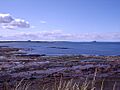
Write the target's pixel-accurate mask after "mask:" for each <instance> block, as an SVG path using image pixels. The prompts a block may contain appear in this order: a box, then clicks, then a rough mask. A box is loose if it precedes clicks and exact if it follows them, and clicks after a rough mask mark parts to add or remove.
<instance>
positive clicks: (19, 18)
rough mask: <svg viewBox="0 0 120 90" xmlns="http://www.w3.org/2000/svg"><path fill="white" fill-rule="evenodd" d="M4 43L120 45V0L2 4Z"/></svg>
mask: <svg viewBox="0 0 120 90" xmlns="http://www.w3.org/2000/svg"><path fill="white" fill-rule="evenodd" d="M0 40H20V41H21V40H41V41H95V40H96V41H120V0H0Z"/></svg>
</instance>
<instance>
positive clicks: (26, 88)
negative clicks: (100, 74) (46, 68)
mask: <svg viewBox="0 0 120 90" xmlns="http://www.w3.org/2000/svg"><path fill="white" fill-rule="evenodd" d="M96 75H97V69H96V70H95V73H94V77H93V79H92V81H90V80H88V78H86V79H85V80H84V81H83V82H75V81H74V80H73V79H71V80H63V78H62V77H61V78H60V79H59V80H57V78H55V81H54V83H51V85H42V87H40V88H39V89H38V88H37V87H34V88H36V89H31V87H33V86H32V82H30V81H25V80H24V79H22V80H21V81H20V82H19V83H18V84H17V85H16V86H15V87H14V88H12V89H10V88H8V84H7V83H5V85H4V88H3V90H98V89H96V88H97V87H96V85H95V84H96V82H97V80H96ZM104 81H105V79H103V80H102V82H101V85H100V89H99V90H104ZM116 84H117V82H115V83H114V85H113V88H110V90H116Z"/></svg>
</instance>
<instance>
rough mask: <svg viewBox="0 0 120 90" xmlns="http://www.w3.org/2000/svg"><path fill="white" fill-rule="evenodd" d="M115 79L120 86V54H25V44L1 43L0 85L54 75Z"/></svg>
mask: <svg viewBox="0 0 120 90" xmlns="http://www.w3.org/2000/svg"><path fill="white" fill-rule="evenodd" d="M95 71H97V75H96V79H98V80H100V79H103V78H106V79H111V80H114V81H115V80H116V82H117V83H118V84H119V85H118V86H117V87H118V88H120V56H91V55H71V56H67V55H64V56H46V55H37V54H35V55H34V54H33V55H31V54H26V53H25V52H24V49H22V48H11V47H7V46H1V47H0V87H1V88H2V86H3V83H4V82H8V83H9V84H10V85H11V86H12V85H14V83H16V82H17V81H20V80H22V79H25V80H40V81H41V82H42V80H43V79H44V81H43V82H45V80H46V81H47V82H48V80H50V79H53V77H58V78H59V77H61V76H62V77H63V78H65V79H67V78H69V79H72V78H80V79H81V80H82V79H85V78H86V77H88V78H89V79H92V78H93V76H94V73H95Z"/></svg>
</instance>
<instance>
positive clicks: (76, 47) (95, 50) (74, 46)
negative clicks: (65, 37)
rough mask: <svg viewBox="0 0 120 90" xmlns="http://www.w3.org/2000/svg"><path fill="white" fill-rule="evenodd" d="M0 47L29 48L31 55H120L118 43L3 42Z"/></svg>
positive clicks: (119, 43)
mask: <svg viewBox="0 0 120 90" xmlns="http://www.w3.org/2000/svg"><path fill="white" fill-rule="evenodd" d="M0 46H10V47H15V48H25V49H27V48H29V49H31V50H29V51H26V52H28V53H31V54H46V55H80V54H85V55H105V56H106V55H120V42H5V43H0Z"/></svg>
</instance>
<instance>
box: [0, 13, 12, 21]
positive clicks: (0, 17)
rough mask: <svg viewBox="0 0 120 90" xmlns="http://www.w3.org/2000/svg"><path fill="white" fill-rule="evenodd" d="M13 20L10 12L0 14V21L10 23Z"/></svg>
mask: <svg viewBox="0 0 120 90" xmlns="http://www.w3.org/2000/svg"><path fill="white" fill-rule="evenodd" d="M13 20H14V19H13V18H12V16H11V15H10V14H0V23H10V22H11V21H13Z"/></svg>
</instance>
